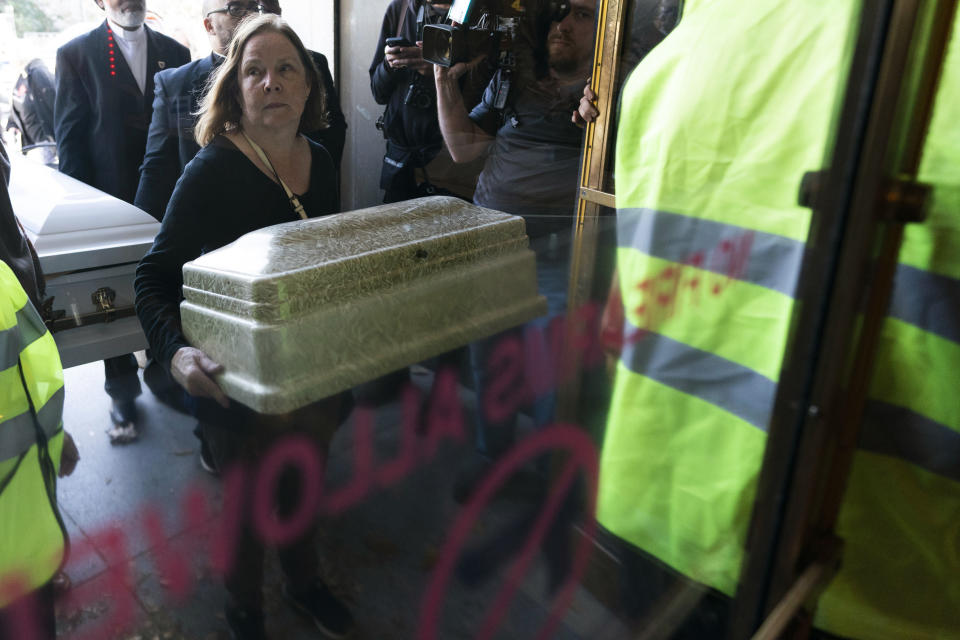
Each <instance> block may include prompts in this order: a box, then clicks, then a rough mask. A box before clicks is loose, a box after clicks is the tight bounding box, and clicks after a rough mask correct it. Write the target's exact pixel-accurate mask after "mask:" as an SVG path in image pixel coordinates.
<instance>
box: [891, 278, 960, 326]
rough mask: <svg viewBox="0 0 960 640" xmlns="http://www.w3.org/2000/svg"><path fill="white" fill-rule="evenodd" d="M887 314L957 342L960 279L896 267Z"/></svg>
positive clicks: (959, 317) (959, 314) (959, 319)
mask: <svg viewBox="0 0 960 640" xmlns="http://www.w3.org/2000/svg"><path fill="white" fill-rule="evenodd" d="M890 315H891V316H893V317H894V318H897V319H898V320H903V321H904V322H908V323H910V324H912V325H915V326H917V327H920V328H921V329H923V330H924V331H929V332H930V333H934V334H936V335H938V336H940V337H942V338H946V339H947V340H952V341H953V342H958V343H960V280H955V279H953V278H948V277H947V276H942V275H939V274H936V273H931V272H929V271H924V270H923V269H917V268H916V267H911V266H908V265H905V264H900V265H897V274H896V280H895V283H894V287H893V298H892V299H891V301H890Z"/></svg>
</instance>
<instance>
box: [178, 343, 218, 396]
mask: <svg viewBox="0 0 960 640" xmlns="http://www.w3.org/2000/svg"><path fill="white" fill-rule="evenodd" d="M221 371H223V365H221V364H217V363H216V362H214V361H213V360H211V359H210V357H209V356H208V355H207V354H205V353H204V352H203V351H200V349H197V348H195V347H180V348H179V349H177V352H176V353H175V354H173V360H171V362H170V373H171V375H173V379H174V380H176V381H177V383H178V384H179V385H180V386H181V387H183V388H184V389H186V390H187V393H189V394H190V395H192V396H199V397H201V398H213V399H214V400H216V401H217V402H218V403H219V404H220V406H222V407H223V408H224V409H226V408H228V407H229V406H230V400H229V399H228V398H227V396H226V394H224V393H223V389H221V388H220V385H218V384H217V383H216V382H214V380H213V378H212V376H214V375H216V374H218V373H220V372H221Z"/></svg>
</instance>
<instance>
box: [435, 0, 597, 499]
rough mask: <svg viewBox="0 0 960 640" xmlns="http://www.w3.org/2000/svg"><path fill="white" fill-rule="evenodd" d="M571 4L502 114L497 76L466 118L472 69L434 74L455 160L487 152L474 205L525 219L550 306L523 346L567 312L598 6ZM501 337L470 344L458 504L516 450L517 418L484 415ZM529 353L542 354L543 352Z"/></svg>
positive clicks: (548, 399)
mask: <svg viewBox="0 0 960 640" xmlns="http://www.w3.org/2000/svg"><path fill="white" fill-rule="evenodd" d="M570 4H571V9H570V13H569V14H568V15H567V16H566V17H565V18H564V19H563V20H561V21H559V22H553V23H552V24H551V25H550V29H549V32H548V34H547V42H546V48H547V67H548V69H547V71H546V73H545V74H543V76H542V77H540V78H538V79H536V80H533V81H531V82H528V83H522V82H520V81H519V79H518V78H514V82H513V87H512V88H511V90H510V95H509V96H508V98H507V104H506V107H505V108H504V109H502V110H497V109H495V108H494V106H493V105H494V102H495V95H496V90H497V86H498V77H496V76H495V77H494V78H493V80H492V81H491V82H490V85H489V86H488V87H487V90H486V92H485V93H484V97H483V100H482V101H481V103H480V104H479V105H477V106H476V107H475V108H474V109H473V111H472V112H470V113H468V112H467V108H466V106H465V104H464V101H463V97H462V96H461V94H460V88H459V86H458V82H457V80H458V78H460V76H462V75H463V74H464V73H466V71H467V70H468V69H469V66H470V65H468V64H465V63H459V64H456V65H453V66H452V67H450V68H449V69H447V68H443V67H440V66H435V67H434V78H435V80H436V86H437V112H438V117H439V121H440V131H441V132H442V133H443V139H444V142H446V144H447V147H448V148H449V150H450V155H451V156H452V157H453V159H454V161H456V162H468V161H470V160H472V159H474V158H476V157H478V156H479V155H480V154H481V153H483V152H484V151H485V150H487V148H488V147H489V148H490V154H489V156H488V157H487V160H486V163H485V164H484V167H483V171H482V172H481V173H480V178H479V181H478V183H477V189H476V193H475V194H474V202H475V203H476V204H478V205H481V206H484V207H489V208H491V209H497V210H500V211H505V212H507V213H513V214H515V215H520V216H523V218H524V220H525V221H526V225H527V234H528V235H529V236H530V245H531V248H532V249H533V250H534V251H535V252H536V253H537V288H538V290H539V292H540V294H541V295H544V296H546V297H547V302H548V308H549V314H548V316H547V318H545V319H538V321H536V324H537V325H539V326H538V327H537V328H539V329H540V330H539V331H525V333H526V334H528V335H526V336H524V339H525V340H526V341H527V342H528V343H529V342H530V339H531V336H532V339H542V337H543V335H544V332H543V331H542V325H543V324H544V323H545V321H549V318H550V317H551V316H556V315H558V314H562V313H563V312H564V310H565V307H566V288H567V279H568V276H569V267H568V264H569V245H570V237H571V231H572V228H573V220H572V216H573V213H574V208H575V204H576V194H577V174H578V171H579V166H580V142H581V139H582V131H581V130H580V129H579V128H578V127H577V125H576V124H574V123H573V122H572V121H571V113H572V112H573V111H574V110H575V109H576V107H577V105H578V104H579V101H580V97H581V95H582V92H583V87H584V84H585V83H586V82H587V80H588V78H589V76H590V71H591V66H592V62H593V42H594V28H595V13H596V0H571V3H570ZM526 328H527V329H530V328H531V326H528V327H526ZM514 331H516V330H514ZM514 335H516V334H514ZM504 337H505V336H504V334H501V335H500V336H494V337H493V338H488V339H486V340H482V341H479V342H477V343H474V344H471V345H470V355H471V360H472V368H473V373H474V384H475V390H476V393H477V397H478V402H477V407H478V411H477V415H476V422H477V449H478V450H479V452H480V454H481V460H480V461H479V463H478V464H477V465H475V467H474V468H468V469H467V470H466V471H465V472H464V473H463V474H461V476H460V477H459V478H458V480H457V486H456V487H455V488H454V497H456V498H457V499H458V500H463V499H465V498H466V497H468V496H469V494H470V493H471V492H472V490H473V488H474V486H475V485H476V483H477V481H479V480H480V479H481V478H482V477H483V474H484V473H486V471H487V467H488V466H489V464H490V463H491V462H492V461H493V460H494V459H495V458H497V457H498V456H500V455H501V454H502V453H504V452H505V451H506V450H507V449H508V448H509V447H510V446H512V444H513V440H514V426H515V425H514V417H513V416H511V417H510V418H508V419H507V420H506V421H504V422H503V423H501V424H497V425H494V424H490V422H491V421H490V420H489V419H488V416H486V415H485V413H484V410H483V407H484V406H485V404H486V403H485V402H484V398H485V393H486V391H487V389H488V388H489V377H490V372H489V368H488V366H487V364H488V360H489V354H490V353H491V351H492V349H494V348H495V347H496V345H497V344H498V343H499V342H500V341H501V340H502V339H504ZM530 351H532V352H536V353H545V351H544V350H543V349H542V348H539V349H531V350H530ZM531 365H532V366H531ZM526 366H528V367H529V368H528V371H537V370H543V369H542V365H540V366H537V365H536V364H535V363H526ZM554 399H555V398H554V394H553V393H552V392H546V393H544V394H542V395H541V396H540V397H538V398H536V399H535V401H534V402H533V403H532V406H531V407H530V410H531V413H532V415H533V416H534V420H535V422H536V423H537V424H538V425H545V424H547V423H549V422H551V421H552V419H553V408H554V404H555V402H554Z"/></svg>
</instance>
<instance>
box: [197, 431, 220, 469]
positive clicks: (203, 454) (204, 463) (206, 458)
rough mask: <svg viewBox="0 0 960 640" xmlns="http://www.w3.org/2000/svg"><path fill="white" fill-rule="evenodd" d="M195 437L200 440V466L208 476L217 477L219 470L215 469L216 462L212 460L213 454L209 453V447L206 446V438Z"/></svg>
mask: <svg viewBox="0 0 960 640" xmlns="http://www.w3.org/2000/svg"><path fill="white" fill-rule="evenodd" d="M197 437H198V438H200V466H201V467H203V470H204V471H206V472H207V473H209V474H210V475H212V476H219V475H220V469H219V468H218V467H217V461H216V460H214V459H213V452H212V451H210V445H208V444H207V440H206V438H204V437H203V436H202V435H201V436H197Z"/></svg>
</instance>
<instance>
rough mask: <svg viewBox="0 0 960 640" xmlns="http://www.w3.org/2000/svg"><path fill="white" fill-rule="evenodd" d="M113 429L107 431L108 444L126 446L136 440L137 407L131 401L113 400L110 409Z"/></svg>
mask: <svg viewBox="0 0 960 640" xmlns="http://www.w3.org/2000/svg"><path fill="white" fill-rule="evenodd" d="M110 420H111V422H113V425H114V426H113V428H112V429H109V430H108V431H107V435H108V436H109V437H110V444H127V443H128V442H133V441H134V440H136V439H137V436H138V435H139V434H138V433H137V424H136V422H137V405H136V404H135V403H134V401H133V400H132V399H131V400H114V401H113V405H112V406H111V407H110Z"/></svg>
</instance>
